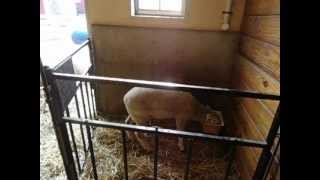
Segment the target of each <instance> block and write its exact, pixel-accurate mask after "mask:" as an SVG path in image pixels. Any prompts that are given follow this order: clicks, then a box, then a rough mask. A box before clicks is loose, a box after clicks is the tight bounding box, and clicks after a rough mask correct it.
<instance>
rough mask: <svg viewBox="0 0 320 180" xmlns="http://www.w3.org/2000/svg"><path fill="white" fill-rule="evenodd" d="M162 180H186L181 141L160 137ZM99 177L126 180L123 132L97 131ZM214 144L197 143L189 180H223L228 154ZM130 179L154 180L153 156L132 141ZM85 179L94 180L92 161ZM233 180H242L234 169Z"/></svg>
mask: <svg viewBox="0 0 320 180" xmlns="http://www.w3.org/2000/svg"><path fill="white" fill-rule="evenodd" d="M159 141H160V145H159V148H160V149H159V163H158V175H159V176H158V178H159V179H163V180H175V179H183V176H184V168H185V164H186V153H184V152H180V151H179V150H178V147H177V139H176V138H172V137H164V136H160V138H159ZM93 145H94V151H95V158H96V162H97V163H96V166H97V173H98V176H99V177H100V178H99V179H101V180H120V179H124V167H123V160H122V158H123V154H122V139H121V132H120V131H119V130H112V129H104V128H97V129H96V130H95V137H94V139H93ZM214 146H215V145H214V144H209V145H208V144H207V143H204V142H199V141H195V142H194V146H193V158H192V164H191V166H190V176H189V179H195V180H198V179H199V180H209V179H210V180H215V179H217V180H218V179H223V177H224V175H225V169H226V167H227V158H228V154H223V153H222V152H220V155H219V150H220V151H221V149H219V148H218V147H217V146H218V145H217V146H216V147H214ZM127 147H128V154H127V156H128V171H129V179H134V180H149V179H153V154H152V153H151V154H150V153H149V154H147V153H145V152H144V151H143V150H142V149H141V148H140V146H139V145H138V144H137V143H136V142H132V141H131V140H128V142H127ZM82 177H83V178H84V179H92V177H93V172H92V165H91V161H90V157H88V161H87V163H86V164H85V169H84V173H83V176H82ZM230 179H231V180H236V179H238V177H237V175H236V173H235V170H234V168H233V169H232V172H231V176H230Z"/></svg>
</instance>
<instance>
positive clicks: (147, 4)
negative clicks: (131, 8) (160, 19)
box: [139, 0, 159, 10]
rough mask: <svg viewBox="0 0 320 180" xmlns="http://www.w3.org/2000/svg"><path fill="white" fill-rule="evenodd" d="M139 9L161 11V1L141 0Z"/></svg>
mask: <svg viewBox="0 0 320 180" xmlns="http://www.w3.org/2000/svg"><path fill="white" fill-rule="evenodd" d="M139 9H150V10H159V0H139Z"/></svg>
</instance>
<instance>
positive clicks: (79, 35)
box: [71, 31, 88, 44]
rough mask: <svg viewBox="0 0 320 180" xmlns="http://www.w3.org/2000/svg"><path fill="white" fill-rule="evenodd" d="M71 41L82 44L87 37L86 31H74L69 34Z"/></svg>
mask: <svg viewBox="0 0 320 180" xmlns="http://www.w3.org/2000/svg"><path fill="white" fill-rule="evenodd" d="M71 38H72V41H73V43H75V44H82V43H83V42H84V41H86V40H87V39H88V33H87V32H85V31H74V32H73V33H72V35H71Z"/></svg>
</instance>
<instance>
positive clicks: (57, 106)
mask: <svg viewBox="0 0 320 180" xmlns="http://www.w3.org/2000/svg"><path fill="white" fill-rule="evenodd" d="M40 69H42V70H41V71H42V74H43V75H44V77H43V80H44V79H45V81H47V82H46V83H48V84H47V85H48V87H46V88H45V89H47V90H48V94H47V95H48V96H47V102H48V105H49V109H50V114H51V116H52V124H53V128H54V130H55V134H56V138H57V141H58V145H59V150H60V153H61V156H62V160H63V164H64V168H65V171H66V175H67V178H68V179H69V180H77V179H78V177H77V170H76V167H75V164H74V160H73V155H72V149H71V145H70V141H69V138H68V137H69V136H68V130H67V127H66V124H65V123H64V121H63V120H62V116H63V110H62V107H63V106H62V103H61V99H60V95H59V90H58V87H57V85H56V82H55V79H54V78H53V75H52V69H50V68H49V67H42V63H41V59H40ZM45 81H44V82H45ZM44 85H45V86H47V85H46V84H44Z"/></svg>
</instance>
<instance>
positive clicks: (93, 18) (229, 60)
mask: <svg viewBox="0 0 320 180" xmlns="http://www.w3.org/2000/svg"><path fill="white" fill-rule="evenodd" d="M130 3H131V2H130V1H129V0H117V1H112V0H106V1H102V2H101V1H98V0H90V1H88V2H87V13H88V15H87V18H88V27H89V29H90V32H91V33H90V34H91V38H92V41H93V44H94V49H95V52H94V54H95V63H96V73H97V75H99V76H111V77H121V78H129V79H142V80H152V81H165V82H175V83H184V84H194V85H204V86H216V87H226V88H235V89H241V90H254V91H258V92H268V93H279V90H280V83H279V81H280V47H279V46H280V1H279V0H272V1H263V0H247V1H245V0H234V1H232V6H231V12H232V14H231V15H230V20H229V22H227V23H229V24H230V27H229V28H228V29H227V30H225V29H223V27H222V26H223V24H224V15H225V14H224V13H223V12H224V11H226V8H227V6H228V3H230V2H229V0H201V1H194V0H193V1H192V0H186V1H185V14H184V16H183V18H165V17H152V16H145V17H144V16H142V15H141V16H139V15H132V12H131V11H132V10H131V9H132V4H130ZM227 9H228V8H227ZM130 88H131V87H125V86H118V85H103V86H99V88H98V89H97V94H96V95H97V110H98V112H99V113H101V114H102V115H109V116H110V115H114V116H118V115H126V113H127V112H126V109H125V107H124V104H123V96H124V94H125V93H126V92H127V91H128V90H129V89H130ZM195 96H196V97H197V98H198V99H199V100H200V101H201V102H203V103H205V104H209V105H210V106H211V107H213V108H214V109H218V110H221V111H222V112H223V115H224V119H225V129H224V131H225V132H223V133H226V134H228V135H233V136H236V137H245V138H252V139H264V138H266V136H267V133H268V130H269V128H270V125H271V122H272V119H273V116H274V113H275V111H276V108H277V105H278V102H275V101H268V100H255V99H249V98H229V97H224V96H212V95H211V96H209V95H206V94H195ZM168 123H169V122H168ZM260 153H261V151H260V150H257V149H254V148H238V149H237V151H236V154H237V156H236V162H237V167H238V169H239V171H240V172H241V173H240V174H241V175H240V176H241V179H250V178H251V177H252V176H253V172H254V170H255V167H256V164H257V162H258V157H259V155H260ZM275 176H277V175H275Z"/></svg>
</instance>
